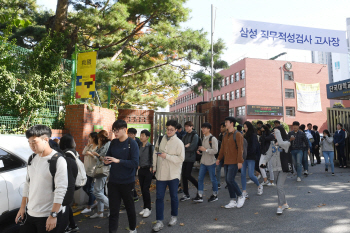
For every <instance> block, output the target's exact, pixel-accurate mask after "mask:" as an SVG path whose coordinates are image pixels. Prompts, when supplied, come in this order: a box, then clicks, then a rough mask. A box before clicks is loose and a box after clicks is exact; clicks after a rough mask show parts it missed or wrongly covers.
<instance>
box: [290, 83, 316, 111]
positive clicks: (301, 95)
mask: <svg viewBox="0 0 350 233" xmlns="http://www.w3.org/2000/svg"><path fill="white" fill-rule="evenodd" d="M295 85H296V88H295V89H296V91H297V110H298V111H301V112H322V105H321V95H320V84H319V83H314V84H304V83H298V82H296V83H295Z"/></svg>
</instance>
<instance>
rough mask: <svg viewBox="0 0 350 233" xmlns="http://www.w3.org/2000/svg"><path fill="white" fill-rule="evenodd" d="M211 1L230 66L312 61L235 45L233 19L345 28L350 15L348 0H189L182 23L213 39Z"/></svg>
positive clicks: (304, 54)
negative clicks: (244, 62) (271, 60)
mask: <svg viewBox="0 0 350 233" xmlns="http://www.w3.org/2000/svg"><path fill="white" fill-rule="evenodd" d="M37 4H38V5H41V6H43V7H44V8H47V9H52V10H55V9H56V4H57V0H37ZM211 4H213V5H214V7H215V11H216V17H215V31H214V41H215V40H217V39H218V38H222V39H224V41H225V43H226V46H227V50H226V51H225V53H224V56H223V59H224V60H226V61H227V62H228V63H229V64H230V65H231V64H233V63H235V62H237V61H239V60H241V59H243V58H245V57H250V58H262V59H268V58H271V57H273V56H275V55H277V54H280V53H282V52H287V54H286V55H284V56H282V57H280V58H279V59H278V60H288V61H299V62H311V52H310V51H303V50H295V49H274V48H267V47H266V48H264V47H256V46H252V45H249V46H246V45H239V44H233V41H232V40H230V38H231V37H232V30H231V28H232V19H243V20H253V21H261V22H270V23H278V24H288V25H295V26H304V27H315V28H323V29H332V30H342V31H345V30H346V18H350V1H349V0H292V1H291V0H289V1H286V0H244V1H242V0H240V1H238V0H188V1H187V2H186V3H185V6H186V7H187V8H189V9H191V13H190V19H189V20H188V21H187V22H185V23H183V24H182V26H183V27H184V28H192V29H204V31H206V32H208V39H209V40H210V31H211Z"/></svg>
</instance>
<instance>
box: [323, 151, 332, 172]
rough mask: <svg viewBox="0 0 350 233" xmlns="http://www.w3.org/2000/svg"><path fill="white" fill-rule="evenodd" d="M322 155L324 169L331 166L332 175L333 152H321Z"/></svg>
mask: <svg viewBox="0 0 350 233" xmlns="http://www.w3.org/2000/svg"><path fill="white" fill-rule="evenodd" d="M322 153H323V157H324V161H325V166H326V168H327V169H328V165H331V169H332V173H334V162H333V160H334V151H323V152H322Z"/></svg>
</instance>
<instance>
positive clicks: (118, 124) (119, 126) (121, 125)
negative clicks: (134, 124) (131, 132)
mask: <svg viewBox="0 0 350 233" xmlns="http://www.w3.org/2000/svg"><path fill="white" fill-rule="evenodd" d="M124 128H125V129H127V128H128V124H127V123H126V122H125V121H124V120H116V121H115V122H114V123H113V125H112V130H114V129H116V130H120V129H124Z"/></svg>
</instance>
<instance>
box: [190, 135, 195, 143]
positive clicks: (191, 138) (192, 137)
mask: <svg viewBox="0 0 350 233" xmlns="http://www.w3.org/2000/svg"><path fill="white" fill-rule="evenodd" d="M194 135H195V133H194V132H192V133H191V142H190V143H192V141H193V137H194Z"/></svg>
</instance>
